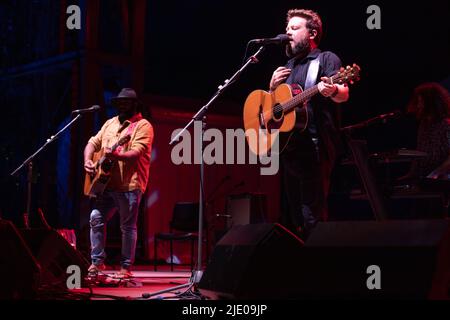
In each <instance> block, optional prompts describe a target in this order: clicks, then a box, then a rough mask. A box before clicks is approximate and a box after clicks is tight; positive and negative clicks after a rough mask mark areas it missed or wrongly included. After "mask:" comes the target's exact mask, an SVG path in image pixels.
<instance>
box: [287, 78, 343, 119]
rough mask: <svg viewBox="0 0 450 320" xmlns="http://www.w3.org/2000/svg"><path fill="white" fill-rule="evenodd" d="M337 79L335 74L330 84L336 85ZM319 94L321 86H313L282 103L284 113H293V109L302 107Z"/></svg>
mask: <svg viewBox="0 0 450 320" xmlns="http://www.w3.org/2000/svg"><path fill="white" fill-rule="evenodd" d="M337 78H338V74H335V75H334V76H332V77H331V78H330V82H331V83H334V82H335V81H336V79H337ZM318 93H319V86H318V85H317V84H316V85H314V86H312V87H311V88H308V89H306V90H305V91H303V92H302V93H300V94H298V95H296V96H295V97H293V98H292V99H291V100H289V101H287V102H285V103H282V104H281V107H282V108H283V111H284V112H285V113H287V112H289V111H291V110H292V109H294V108H295V107H297V106H299V105H302V104H303V103H305V102H306V101H308V100H309V99H311V98H312V97H314V96H315V95H316V94H318Z"/></svg>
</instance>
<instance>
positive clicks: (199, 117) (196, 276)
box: [142, 45, 265, 299]
mask: <svg viewBox="0 0 450 320" xmlns="http://www.w3.org/2000/svg"><path fill="white" fill-rule="evenodd" d="M264 48H265V46H264V45H263V46H261V47H260V48H259V49H258V51H257V52H256V53H255V54H254V55H252V56H251V57H250V58H249V59H248V60H247V62H246V63H245V64H244V65H243V66H242V67H241V68H240V69H239V70H238V71H236V73H235V74H234V75H233V76H232V77H231V78H230V79H226V80H225V82H224V84H223V85H220V86H219V87H218V90H217V92H216V93H215V94H214V96H213V97H212V98H211V99H210V100H209V101H208V103H207V104H205V105H204V106H203V107H202V108H201V109H200V110H199V111H198V112H197V113H196V114H195V115H194V116H193V117H192V119H191V121H189V123H188V124H187V125H186V126H185V127H184V128H183V129H182V130H181V131H180V132H179V133H178V134H177V135H176V136H175V137H174V138H173V139H172V140H171V141H170V143H169V145H174V144H175V143H176V142H178V140H179V139H180V137H181V136H182V135H183V133H184V132H186V131H187V130H188V129H189V127H190V126H192V124H194V123H195V122H200V124H201V134H200V137H199V139H200V146H201V147H200V152H201V154H200V195H199V214H198V244H197V265H196V268H195V269H194V270H193V272H192V275H191V278H190V280H189V282H188V283H185V284H182V285H179V286H176V287H173V288H169V289H166V290H161V291H157V292H153V293H144V294H143V295H142V297H143V298H145V299H147V298H150V297H153V296H157V295H160V294H163V293H167V292H172V291H174V290H178V289H182V288H189V289H188V290H190V289H191V288H192V287H194V290H195V289H196V288H195V286H196V285H197V284H198V283H199V282H200V280H201V278H202V275H203V271H202V244H203V239H202V237H203V214H204V213H203V211H204V200H203V198H204V196H205V195H204V190H203V187H204V160H203V152H204V143H203V142H204V141H203V135H204V131H205V127H206V113H207V112H208V109H209V107H210V106H211V105H212V103H213V102H214V101H215V100H216V99H217V98H219V96H220V95H221V94H222V93H223V92H224V91H225V89H227V88H228V87H229V85H230V84H232V83H233V82H235V81H236V80H237V79H238V78H239V76H240V75H241V74H242V72H243V71H244V70H245V69H246V68H247V67H248V66H249V65H250V64H255V63H258V62H259V60H258V58H257V56H258V55H259V54H260V53H261V52H262V51H263V50H264ZM194 295H196V296H197V294H194Z"/></svg>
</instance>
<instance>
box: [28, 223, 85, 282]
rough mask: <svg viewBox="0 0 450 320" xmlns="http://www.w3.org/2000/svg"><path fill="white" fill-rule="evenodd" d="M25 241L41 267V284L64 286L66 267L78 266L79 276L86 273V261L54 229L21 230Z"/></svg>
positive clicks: (66, 275)
mask: <svg viewBox="0 0 450 320" xmlns="http://www.w3.org/2000/svg"><path fill="white" fill-rule="evenodd" d="M21 233H22V236H23V238H24V239H25V242H26V243H27V244H28V247H29V248H30V250H31V252H32V253H33V255H34V257H35V258H36V259H37V260H38V261H39V264H40V266H41V268H42V272H41V285H50V286H64V287H65V286H66V280H67V277H68V276H69V275H68V274H67V268H68V267H69V266H71V265H76V266H79V267H80V270H81V273H82V274H81V276H82V278H84V276H86V274H87V269H88V262H87V261H86V259H84V257H83V256H82V255H81V253H80V252H78V251H77V250H76V249H75V248H74V247H72V246H71V245H70V244H69V242H67V240H66V239H64V238H63V237H62V236H61V235H60V234H59V233H58V232H57V231H55V230H46V229H30V230H21Z"/></svg>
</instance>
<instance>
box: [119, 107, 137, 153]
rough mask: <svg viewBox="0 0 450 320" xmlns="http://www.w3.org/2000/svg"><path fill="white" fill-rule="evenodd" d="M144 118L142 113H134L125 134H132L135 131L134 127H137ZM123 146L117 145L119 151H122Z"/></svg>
mask: <svg viewBox="0 0 450 320" xmlns="http://www.w3.org/2000/svg"><path fill="white" fill-rule="evenodd" d="M140 120H142V115H141V114H140V113H138V114H136V115H134V116H133V117H132V118H131V119H130V120H128V121H129V122H130V124H129V125H128V129H127V133H126V134H125V135H130V136H131V134H132V133H133V130H134V128H136V126H137V124H138V122H139V121H140ZM122 149H123V146H119V147H117V149H116V150H117V152H122Z"/></svg>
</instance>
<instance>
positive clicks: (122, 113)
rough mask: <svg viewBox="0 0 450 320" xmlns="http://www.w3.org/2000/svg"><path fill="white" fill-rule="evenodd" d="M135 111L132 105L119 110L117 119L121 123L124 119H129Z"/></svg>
mask: <svg viewBox="0 0 450 320" xmlns="http://www.w3.org/2000/svg"><path fill="white" fill-rule="evenodd" d="M135 113H136V109H135V108H134V107H132V108H129V109H122V110H119V121H120V122H121V123H122V122H124V121H125V120H128V119H130V118H131V117H132V116H134V114H135Z"/></svg>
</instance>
